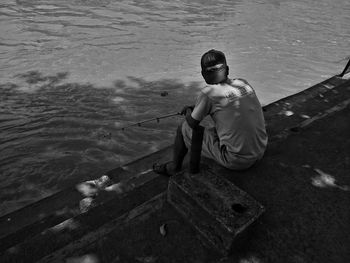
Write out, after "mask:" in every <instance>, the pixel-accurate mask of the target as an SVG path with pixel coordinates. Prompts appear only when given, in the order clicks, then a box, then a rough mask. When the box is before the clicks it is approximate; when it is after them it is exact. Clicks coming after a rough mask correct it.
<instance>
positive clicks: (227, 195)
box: [168, 169, 264, 255]
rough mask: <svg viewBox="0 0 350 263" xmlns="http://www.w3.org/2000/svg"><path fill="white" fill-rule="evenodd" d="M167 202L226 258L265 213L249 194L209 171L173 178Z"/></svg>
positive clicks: (204, 170) (186, 173) (203, 170)
mask: <svg viewBox="0 0 350 263" xmlns="http://www.w3.org/2000/svg"><path fill="white" fill-rule="evenodd" d="M168 202H169V203H170V204H172V205H173V206H174V207H175V208H176V209H177V211H179V212H180V214H182V215H183V216H184V217H185V219H186V220H188V221H189V222H190V223H191V224H192V225H193V226H194V228H196V229H197V230H198V231H199V233H200V234H201V236H202V237H203V239H204V242H208V243H209V244H210V245H211V246H213V247H214V248H215V249H217V250H218V251H220V252H221V253H222V254H224V255H226V254H228V253H229V252H230V249H231V246H232V244H233V240H234V239H235V237H236V235H238V234H239V233H241V232H242V231H243V230H245V229H246V228H247V227H248V226H249V225H250V224H251V223H253V222H254V221H255V220H256V219H257V218H258V217H259V216H260V215H261V214H262V212H263V210H264V208H263V206H262V205H261V204H259V203H258V202H257V201H256V200H254V199H253V198H252V197H251V196H249V195H248V194H247V193H245V192H244V191H242V190H241V189H239V188H238V187H236V186H235V185H234V184H232V183H231V182H230V181H228V180H227V179H225V178H223V177H221V175H216V174H214V173H213V172H211V171H210V170H208V169H202V170H201V171H200V172H199V173H197V174H191V173H188V172H185V173H184V174H179V175H176V176H174V177H173V178H171V179H170V180H169V186H168Z"/></svg>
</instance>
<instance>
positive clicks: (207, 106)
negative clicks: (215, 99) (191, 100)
mask: <svg viewBox="0 0 350 263" xmlns="http://www.w3.org/2000/svg"><path fill="white" fill-rule="evenodd" d="M210 110H211V102H210V100H209V98H208V96H207V95H205V94H204V93H200V95H199V96H198V99H197V102H196V105H195V107H194V109H193V110H191V109H190V108H189V107H188V108H187V109H186V121H187V123H188V125H189V126H190V127H191V128H192V129H197V128H198V126H199V123H200V122H201V121H202V120H203V119H204V117H205V116H207V115H208V114H209V113H210Z"/></svg>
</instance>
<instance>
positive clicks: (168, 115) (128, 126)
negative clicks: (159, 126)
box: [116, 112, 181, 131]
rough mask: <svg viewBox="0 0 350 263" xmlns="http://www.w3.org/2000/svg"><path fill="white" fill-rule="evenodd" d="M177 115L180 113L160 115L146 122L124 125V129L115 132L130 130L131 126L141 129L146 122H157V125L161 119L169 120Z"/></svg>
mask: <svg viewBox="0 0 350 263" xmlns="http://www.w3.org/2000/svg"><path fill="white" fill-rule="evenodd" d="M177 115H181V113H180V112H174V113H170V114H166V115H162V116H159V117H156V118H152V119H148V120H143V121H139V122H135V123H132V124H129V125H126V126H124V127H121V128H119V129H117V130H116V131H124V130H125V129H127V128H130V127H133V126H138V127H141V125H142V124H144V123H147V122H151V121H157V123H159V121H160V120H161V119H165V118H169V117H174V116H177Z"/></svg>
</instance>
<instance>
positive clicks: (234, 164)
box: [181, 121, 256, 170]
mask: <svg viewBox="0 0 350 263" xmlns="http://www.w3.org/2000/svg"><path fill="white" fill-rule="evenodd" d="M181 130H182V136H183V138H184V142H185V145H186V147H187V148H188V149H191V142H192V128H191V127H190V126H189V125H188V123H187V122H186V121H185V122H183V124H182V129H181ZM201 154H202V155H203V156H205V157H207V158H209V159H213V160H215V161H216V162H218V163H219V164H221V165H222V166H224V167H226V168H228V169H232V170H244V169H247V168H249V167H250V166H252V165H253V164H254V163H255V162H256V160H255V159H254V160H248V159H246V158H243V157H241V156H239V155H237V154H234V153H230V152H228V151H227V150H226V146H225V145H220V139H219V137H218V134H217V132H216V129H215V128H214V127H211V128H205V129H204V135H203V142H202V153H201Z"/></svg>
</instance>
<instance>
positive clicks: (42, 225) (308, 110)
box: [0, 76, 350, 262]
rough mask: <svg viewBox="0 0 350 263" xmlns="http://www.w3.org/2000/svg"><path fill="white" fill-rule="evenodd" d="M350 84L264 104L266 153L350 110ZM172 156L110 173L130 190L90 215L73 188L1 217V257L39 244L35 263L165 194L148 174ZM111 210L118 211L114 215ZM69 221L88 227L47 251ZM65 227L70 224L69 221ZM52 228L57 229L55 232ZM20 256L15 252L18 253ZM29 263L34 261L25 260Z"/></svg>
mask: <svg viewBox="0 0 350 263" xmlns="http://www.w3.org/2000/svg"><path fill="white" fill-rule="evenodd" d="M349 86H350V80H346V79H343V78H341V77H339V76H334V77H331V78H329V79H327V80H325V81H323V82H321V83H318V84H316V85H314V86H312V87H310V88H308V89H306V90H304V91H301V92H299V93H296V94H294V95H291V96H288V97H286V98H283V99H281V100H278V101H276V102H273V103H271V104H269V105H267V106H265V107H264V108H263V109H264V115H265V120H266V124H267V131H268V134H269V138H270V143H269V149H268V150H267V151H269V150H270V149H271V148H272V147H271V145H273V144H275V143H277V144H278V143H281V142H282V141H283V140H285V139H286V138H287V137H288V136H289V135H291V134H295V133H298V132H299V131H300V130H301V129H304V128H305V127H307V126H308V125H310V124H311V123H313V122H314V121H316V120H319V119H321V118H324V117H326V116H328V115H330V114H333V113H335V112H337V111H341V110H342V109H343V108H344V107H347V105H348V104H349V101H348V100H349V96H348V95H347V93H348V89H349ZM170 156H171V146H168V147H166V148H164V149H162V150H160V151H158V152H155V153H153V154H150V155H147V156H145V157H143V158H140V159H138V160H136V161H133V162H131V163H129V164H127V165H124V166H122V167H118V168H116V169H114V170H112V171H109V172H107V173H106V174H107V175H109V176H110V177H111V178H112V180H115V181H116V182H118V180H127V181H129V179H130V180H131V181H132V183H131V184H130V185H132V189H129V190H128V191H127V192H126V193H123V194H122V195H119V196H110V195H108V196H105V197H102V199H101V200H100V201H99V202H100V203H98V204H97V205H96V206H95V207H94V208H93V209H92V210H89V211H88V212H87V213H80V211H79V202H80V201H81V200H82V198H83V197H82V196H81V195H80V193H79V192H77V191H76V189H75V187H74V186H72V187H71V188H69V189H65V190H63V191H60V192H58V193H56V194H54V195H53V196H50V197H47V198H45V199H42V200H40V201H38V202H36V203H34V204H31V205H29V206H27V207H24V208H22V209H19V210H17V211H14V212H13V213H10V214H7V215H4V216H2V217H1V218H0V233H1V242H0V244H1V246H0V251H3V253H2V256H4V258H8V257H7V256H10V255H11V254H12V255H13V252H14V251H15V252H16V251H17V252H20V251H22V252H23V251H27V252H26V253H25V252H23V253H24V254H23V253H20V254H21V255H22V256H23V255H27V256H28V255H29V254H27V253H28V250H29V248H32V247H31V245H30V244H35V246H36V247H39V248H40V252H39V251H38V250H37V249H34V250H33V249H30V255H32V256H31V257H32V260H33V261H36V260H38V259H40V258H42V257H44V256H46V255H49V254H50V253H52V252H53V251H56V250H58V249H60V248H61V247H63V246H66V245H67V244H69V243H70V242H72V241H73V240H75V239H78V238H81V237H82V236H84V235H86V234H87V233H89V232H91V231H92V230H93V229H96V228H98V227H100V226H101V225H103V224H106V223H108V222H109V221H111V220H112V219H113V218H116V217H118V216H120V215H122V214H126V213H127V212H128V211H131V210H132V209H134V208H136V207H138V206H139V205H141V204H143V203H145V202H148V201H149V200H152V198H154V197H155V196H158V195H161V194H162V193H163V192H164V191H166V188H167V180H166V179H165V178H163V177H159V176H157V175H155V174H153V173H152V172H150V166H151V164H152V163H153V162H155V161H162V160H167V159H170ZM212 165H213V167H214V170H215V169H217V170H218V171H220V170H221V167H217V166H216V165H215V164H212ZM131 178H132V179H131ZM127 200H128V201H127ZM127 204H129V205H127ZM118 209H119V210H118ZM111 210H113V211H114V213H110V211H111ZM116 210H118V211H116ZM151 210H152V209H151ZM71 218H74V219H75V220H78V221H79V222H84V223H85V227H81V228H79V229H78V230H76V229H73V230H72V231H70V232H71V233H70V238H68V239H67V238H65V239H64V242H61V243H60V242H58V243H57V242H56V241H55V242H56V244H55V245H52V246H49V249H48V250H46V251H44V250H45V249H44V250H43V249H42V247H40V244H43V245H45V244H46V245H47V242H48V241H49V242H53V241H52V239H55V238H57V237H58V236H62V232H61V230H62V229H64V228H65V227H62V223H63V222H70V221H69V220H70V219H71ZM58 225H61V229H60V228H59V227H57V226H58ZM66 225H69V224H68V223H66ZM82 225H84V224H82ZM63 226H64V224H63ZM87 226H88V227H87ZM52 229H56V230H57V229H58V230H59V231H56V232H55V233H54V234H53V232H52V231H51V230H52ZM48 230H50V231H48ZM43 233H46V234H43ZM58 239H59V238H58ZM11 251H12V252H11ZM35 251H38V252H35ZM17 252H16V253H15V254H18V253H17ZM6 255H7V256H6ZM33 255H35V256H33ZM8 259H9V258H8ZM28 260H29V261H28ZM5 262H7V261H5ZM9 262H11V261H9ZM26 262H30V258H28V257H26Z"/></svg>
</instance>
